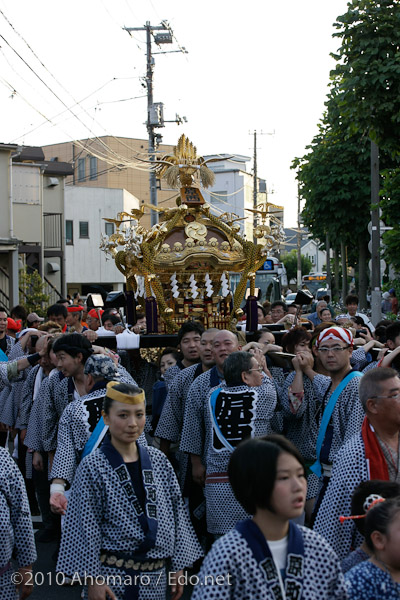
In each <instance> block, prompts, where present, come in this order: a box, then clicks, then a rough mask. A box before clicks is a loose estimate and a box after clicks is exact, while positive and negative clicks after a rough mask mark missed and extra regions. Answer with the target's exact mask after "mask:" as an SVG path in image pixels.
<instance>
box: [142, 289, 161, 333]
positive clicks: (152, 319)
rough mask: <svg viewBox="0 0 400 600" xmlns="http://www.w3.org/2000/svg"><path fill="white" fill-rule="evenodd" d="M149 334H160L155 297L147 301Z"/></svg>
mask: <svg viewBox="0 0 400 600" xmlns="http://www.w3.org/2000/svg"><path fill="white" fill-rule="evenodd" d="M145 305H146V325H147V333H158V314H157V302H156V299H155V298H154V296H150V297H149V298H146V300H145Z"/></svg>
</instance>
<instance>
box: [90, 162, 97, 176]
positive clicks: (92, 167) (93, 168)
mask: <svg viewBox="0 0 400 600" xmlns="http://www.w3.org/2000/svg"><path fill="white" fill-rule="evenodd" d="M89 179H97V158H96V157H95V156H91V157H90V175H89Z"/></svg>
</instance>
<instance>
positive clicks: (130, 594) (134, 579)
mask: <svg viewBox="0 0 400 600" xmlns="http://www.w3.org/2000/svg"><path fill="white" fill-rule="evenodd" d="M136 446H137V449H138V452H139V457H140V464H141V468H142V478H143V485H144V489H145V492H146V500H145V509H146V512H143V509H142V507H141V505H140V502H139V500H138V498H137V495H136V493H135V490H134V487H133V484H132V479H131V476H130V475H129V471H128V469H127V467H126V464H125V463H124V461H123V458H122V456H121V455H120V453H119V452H118V450H116V448H114V446H113V445H112V443H111V440H110V439H109V438H108V437H106V439H105V440H104V442H103V444H102V446H101V447H100V451H101V452H103V454H104V455H105V457H106V458H107V460H108V461H109V463H110V465H111V466H112V468H113V469H114V472H115V474H116V475H117V477H118V479H119V482H120V484H121V486H122V489H123V491H124V493H125V495H126V496H127V498H128V500H129V501H130V502H131V503H132V505H133V508H134V511H135V513H136V516H137V518H138V521H139V523H140V526H141V527H142V529H143V532H144V534H145V535H144V539H143V541H142V542H141V543H140V544H139V546H138V548H137V549H136V550H135V552H134V556H131V559H132V558H134V560H135V561H140V562H144V561H145V560H146V558H147V552H148V551H149V550H151V548H154V546H155V543H156V537H157V527H158V521H157V503H156V502H157V497H156V485H155V483H154V475H153V468H152V465H151V460H150V456H149V454H148V452H147V449H146V448H145V447H144V446H141V445H140V444H136ZM115 566H117V565H115ZM124 571H125V572H126V574H127V575H128V576H130V577H131V583H132V585H125V595H124V599H125V600H137V599H138V597H139V585H138V579H139V580H140V577H139V578H138V574H139V573H138V571H134V570H132V569H127V568H124Z"/></svg>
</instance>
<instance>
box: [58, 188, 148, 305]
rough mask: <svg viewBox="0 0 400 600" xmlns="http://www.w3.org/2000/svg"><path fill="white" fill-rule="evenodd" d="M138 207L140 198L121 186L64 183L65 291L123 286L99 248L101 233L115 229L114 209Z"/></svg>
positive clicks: (91, 290) (116, 210)
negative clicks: (116, 187) (95, 186)
mask: <svg viewBox="0 0 400 600" xmlns="http://www.w3.org/2000/svg"><path fill="white" fill-rule="evenodd" d="M138 208H139V200H138V199H137V198H136V197H135V196H133V195H132V194H130V193H129V192H127V191H126V190H121V189H112V188H94V187H82V186H79V187H78V186H66V189H65V238H66V239H65V256H66V281H67V292H68V294H71V295H72V294H74V293H75V292H79V293H80V294H87V293H89V292H109V291H113V290H115V291H120V290H122V289H123V284H124V283H125V277H124V276H123V274H122V273H121V272H120V271H119V270H118V269H117V267H116V266H115V262H114V260H111V259H108V260H106V255H105V254H104V252H102V251H101V250H100V249H99V246H100V241H101V234H103V235H111V234H112V233H115V231H116V227H115V224H114V223H108V222H107V221H104V220H103V218H104V217H106V218H110V219H116V218H117V213H119V212H127V213H130V211H131V209H138Z"/></svg>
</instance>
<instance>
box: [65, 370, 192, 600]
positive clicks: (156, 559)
mask: <svg viewBox="0 0 400 600" xmlns="http://www.w3.org/2000/svg"><path fill="white" fill-rule="evenodd" d="M106 389H107V392H106V396H105V399H104V407H103V412H102V415H103V419H104V423H105V425H106V426H108V428H109V437H108V436H107V438H106V439H105V440H104V442H103V444H102V445H101V446H100V448H98V449H97V450H95V451H94V452H92V453H91V454H90V455H88V456H86V457H85V458H84V459H83V460H82V462H81V463H80V465H79V467H78V469H77V471H76V475H75V478H74V481H73V484H72V488H71V495H70V499H69V502H68V509H67V513H66V518H65V526H64V529H63V532H62V540H61V547H60V553H59V559H58V564H57V569H58V571H61V572H62V573H65V574H66V575H67V576H69V577H71V578H72V581H73V582H78V583H79V582H81V583H83V584H85V586H87V587H85V595H84V597H85V598H89V599H90V600H105V599H106V598H111V599H112V600H122V599H129V600H163V599H165V598H166V593H167V585H168V584H171V591H172V595H171V598H172V600H178V598H180V596H181V595H182V593H183V587H182V580H181V578H180V577H179V575H182V570H183V569H184V568H185V567H187V566H189V565H191V564H192V563H193V562H194V561H195V560H197V559H198V558H199V557H200V556H201V555H202V552H201V548H200V545H199V543H198V541H197V538H196V535H195V533H194V530H193V528H192V526H191V523H190V519H189V516H188V513H187V510H186V507H185V506H184V503H183V500H182V496H181V493H180V489H179V484H178V481H177V479H176V477H175V473H174V471H173V468H172V466H171V465H170V463H169V461H168V459H167V457H166V456H165V455H164V454H163V453H162V452H160V451H159V450H157V449H156V448H151V447H145V446H142V445H139V444H138V443H137V440H138V438H139V437H140V435H141V434H142V432H143V429H144V425H145V421H146V410H145V395H144V391H143V390H142V389H140V388H138V387H136V386H134V385H130V384H126V383H118V382H116V381H111V382H109V383H108V384H107V388H106Z"/></svg>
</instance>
